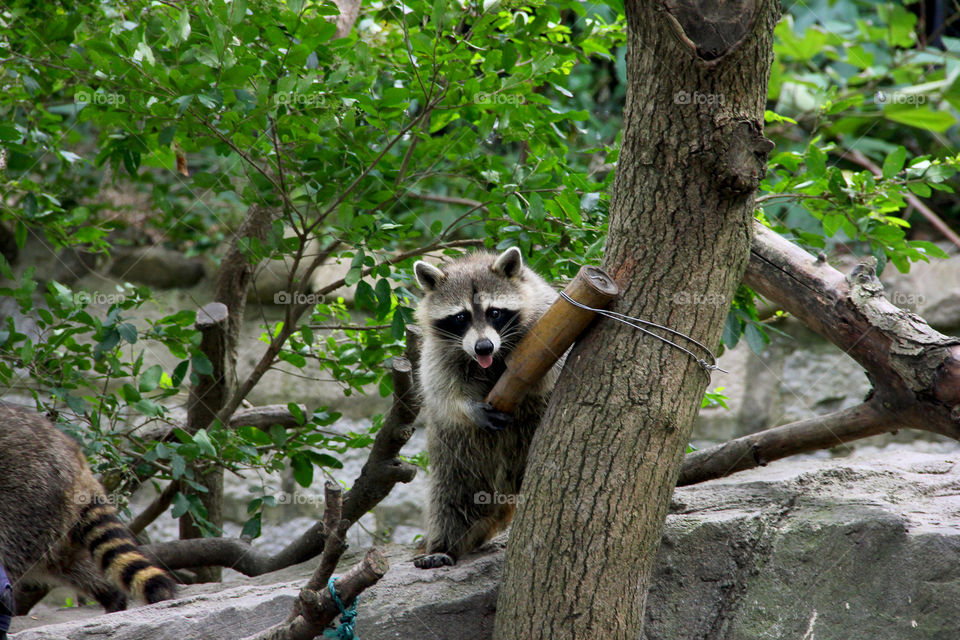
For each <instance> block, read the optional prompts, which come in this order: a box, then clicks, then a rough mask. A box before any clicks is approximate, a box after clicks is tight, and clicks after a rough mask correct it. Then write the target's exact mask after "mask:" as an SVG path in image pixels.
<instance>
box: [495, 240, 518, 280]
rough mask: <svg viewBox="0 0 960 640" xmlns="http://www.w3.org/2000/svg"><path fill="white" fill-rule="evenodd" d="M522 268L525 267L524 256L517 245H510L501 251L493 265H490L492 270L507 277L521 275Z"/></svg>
mask: <svg viewBox="0 0 960 640" xmlns="http://www.w3.org/2000/svg"><path fill="white" fill-rule="evenodd" d="M521 269H523V256H522V255H521V254H520V249H518V248H517V247H510V248H509V249H507V250H506V251H504V252H503V253H501V254H500V255H499V256H497V259H496V260H494V261H493V266H492V267H490V270H491V271H493V272H494V273H499V274H500V275H502V276H505V277H507V278H513V277H515V276H518V275H520V270H521Z"/></svg>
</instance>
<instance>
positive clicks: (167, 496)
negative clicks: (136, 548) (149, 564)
mask: <svg viewBox="0 0 960 640" xmlns="http://www.w3.org/2000/svg"><path fill="white" fill-rule="evenodd" d="M178 491H180V482H179V481H176V480H174V481H171V482H170V484H168V485H167V486H166V488H165V489H164V490H163V491H162V492H160V495H158V496H157V497H156V498H155V499H154V500H153V502H151V503H150V504H149V505H147V508H146V509H144V510H143V511H141V512H140V515H138V516H137V517H136V518H134V519H133V520H132V521H131V522H130V524H129V525H127V529H129V530H130V533H132V534H133V535H135V536H136V535H138V534H139V533H140V532H141V531H143V530H144V529H146V528H147V526H148V525H149V524H150V523H151V522H153V521H154V520H156V519H157V518H159V517H160V514H162V513H163V512H164V511H166V510H167V508H169V507H170V504H171V503H172V502H173V498H174V496H176V495H177V492H178Z"/></svg>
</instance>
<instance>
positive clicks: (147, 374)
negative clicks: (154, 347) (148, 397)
mask: <svg viewBox="0 0 960 640" xmlns="http://www.w3.org/2000/svg"><path fill="white" fill-rule="evenodd" d="M162 375H163V367H161V366H160V365H158V364H155V365H153V366H152V367H150V368H149V369H147V370H146V371H144V372H143V375H142V376H140V391H143V392H149V391H153V390H154V389H156V388H157V385H159V384H160V376H162Z"/></svg>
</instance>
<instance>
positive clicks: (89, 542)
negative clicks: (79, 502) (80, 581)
mask: <svg viewBox="0 0 960 640" xmlns="http://www.w3.org/2000/svg"><path fill="white" fill-rule="evenodd" d="M74 531H75V536H76V539H77V542H79V543H80V544H82V545H83V546H85V547H86V548H87V549H89V550H90V555H92V556H93V560H94V562H95V563H96V564H97V565H98V566H99V567H100V569H101V570H102V571H103V573H104V574H105V575H106V576H107V577H108V578H109V579H110V580H111V581H113V582H114V583H116V584H117V585H119V586H121V587H123V589H124V591H126V592H127V593H129V594H131V595H133V596H134V597H135V598H138V599H140V600H144V601H146V602H148V603H150V604H153V603H154V602H160V601H161V600H169V599H170V598H173V597H174V596H175V595H176V590H177V585H176V582H174V580H173V578H171V577H170V574H168V573H167V572H166V571H164V570H163V569H161V568H160V567H157V566H156V565H154V563H152V562H150V561H149V560H147V558H146V557H145V556H144V555H143V554H142V553H140V552H139V551H138V550H137V541H136V540H135V539H134V537H133V534H131V533H130V532H129V531H128V530H127V528H126V527H125V526H123V523H122V522H120V519H119V518H118V517H117V510H116V509H114V508H113V507H112V506H110V505H109V504H106V500H104V501H102V502H98V501H94V502H93V504H90V505H87V506H86V507H84V508H83V510H82V511H81V512H80V520H79V522H78V523H77V525H76V528H75V529H74Z"/></svg>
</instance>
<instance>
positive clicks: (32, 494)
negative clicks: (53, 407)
mask: <svg viewBox="0 0 960 640" xmlns="http://www.w3.org/2000/svg"><path fill="white" fill-rule="evenodd" d="M0 565H3V567H4V569H6V571H7V574H8V575H9V577H10V581H11V582H12V583H13V585H14V588H15V589H16V588H17V587H18V585H19V586H20V587H23V586H26V585H30V584H36V583H44V582H46V581H47V580H48V579H50V580H53V581H56V582H62V583H65V584H67V585H70V586H72V587H75V588H77V589H78V590H79V591H80V592H82V593H83V594H86V595H89V596H91V597H93V598H94V599H95V600H96V601H97V602H99V603H100V604H101V605H102V606H103V608H104V609H106V611H107V612H108V613H111V612H114V611H121V610H123V609H125V608H126V606H127V597H126V595H125V593H124V592H127V593H130V594H132V595H134V596H135V597H137V598H139V599H141V600H145V601H146V602H149V603H153V602H159V601H161V600H166V599H169V598H172V597H174V595H175V593H176V584H175V582H174V581H173V579H172V578H171V577H170V575H169V574H168V573H167V572H166V571H164V570H163V569H161V568H159V567H156V566H154V564H153V563H152V562H150V561H149V560H147V559H146V558H145V557H144V556H143V555H142V554H141V553H140V552H139V551H137V542H136V540H134V538H133V535H132V534H131V533H130V532H129V531H128V530H127V529H126V527H124V526H123V524H122V523H121V522H120V520H119V518H118V517H117V511H116V509H114V508H113V507H112V506H111V505H110V504H109V503H108V500H107V496H106V494H105V492H104V490H103V487H102V486H101V485H100V483H99V482H97V480H96V478H94V476H93V473H92V472H91V471H90V467H88V466H87V462H86V460H85V459H84V456H83V452H82V451H81V449H80V446H79V445H78V444H77V443H76V442H74V441H73V440H72V439H70V438H69V437H68V436H67V435H66V434H64V433H63V432H61V431H60V430H59V429H57V428H56V427H55V426H53V424H52V423H51V422H50V421H49V420H47V419H46V418H44V417H43V416H41V415H39V414H37V413H34V412H31V411H27V410H25V409H21V408H17V407H13V406H11V405H7V404H2V403H0ZM121 588H122V589H121ZM20 613H21V614H22V613H26V611H23V610H21V611H20Z"/></svg>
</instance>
